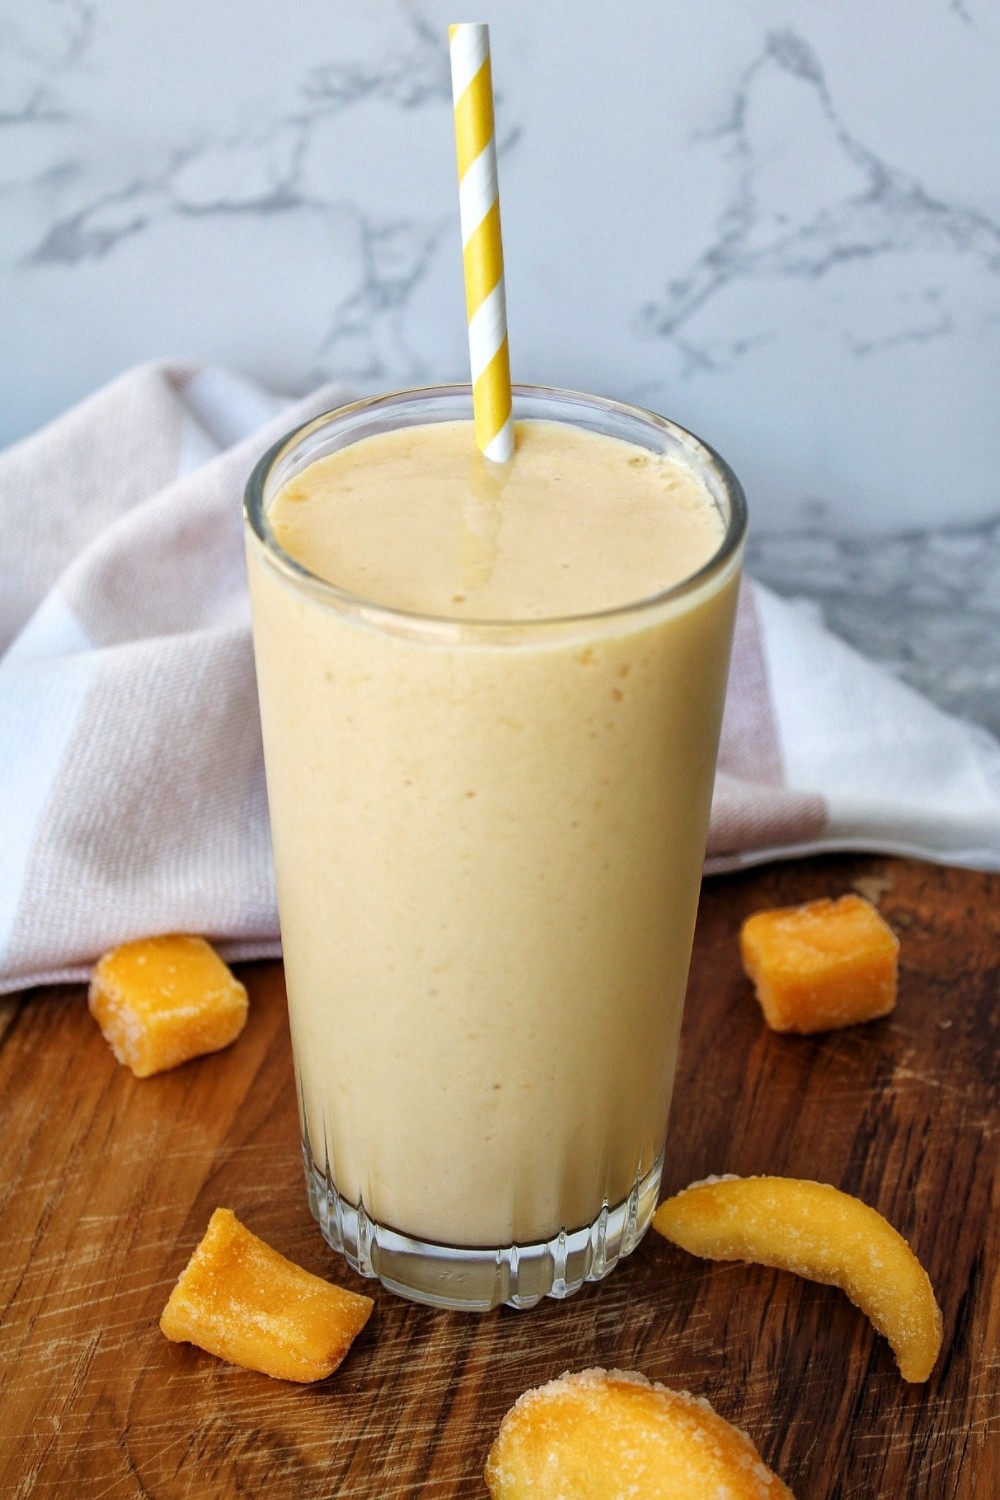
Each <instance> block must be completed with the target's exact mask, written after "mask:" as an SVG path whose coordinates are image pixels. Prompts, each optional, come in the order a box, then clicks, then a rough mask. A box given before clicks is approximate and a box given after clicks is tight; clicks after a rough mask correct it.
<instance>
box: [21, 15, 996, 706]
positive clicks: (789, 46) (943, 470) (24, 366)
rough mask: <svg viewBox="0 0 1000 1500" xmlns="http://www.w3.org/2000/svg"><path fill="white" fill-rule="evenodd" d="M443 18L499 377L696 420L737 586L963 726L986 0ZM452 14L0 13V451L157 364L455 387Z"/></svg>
mask: <svg viewBox="0 0 1000 1500" xmlns="http://www.w3.org/2000/svg"><path fill="white" fill-rule="evenodd" d="M481 14H482V18H485V19H488V20H489V21H490V23H491V29H492V38H493V66H494V79H495V85H496V95H497V130H498V142H499V147H500V181H501V204H502V216H503V225H504V248H505V256H506V264H507V282H508V311H509V326H510V339H511V352H512V362H513V367H514V373H515V378H519V379H523V380H529V381H541V382H549V383H555V384H563V385H572V386H580V387H584V388H588V389H593V390H598V391H602V392H606V393H609V394H613V395H616V396H620V397H623V398H626V399H635V400H639V401H641V402H642V403H644V404H646V405H649V406H652V407H654V408H656V409H658V410H661V411H663V412H665V413H667V414H668V415H670V416H672V417H674V418H676V419H677V420H679V421H681V422H683V423H685V424H686V425H687V426H690V427H692V428H693V429H694V430H695V431H697V432H699V433H701V434H702V435H703V436H705V437H706V438H708V440H709V441H710V442H712V443H713V444H714V445H715V446H716V447H718V448H719V449H720V451H722V452H723V453H724V454H725V456H726V457H727V458H728V459H729V461H730V462H731V463H732V465H733V466H734V468H735V469H736V470H737V472H738V473H739V474H740V476H741V478H742V479H743V481H744V484H745V487H746V489H747V491H748V495H749V498H750V502H751V508H752V514H753V517H754V542H753V549H752V554H751V560H752V565H753V567H754V569H755V571H756V572H757V574H758V576H760V577H762V578H764V579H765V580H766V581H768V582H770V583H772V585H773V586H775V587H777V588H779V589H780V590H781V591H782V592H785V593H789V594H794V595H797V596H801V597H803V598H805V599H806V600H808V601H810V607H812V608H819V609H821V610H822V612H823V614H824V616H825V617H826V618H827V619H828V620H829V622H830V623H831V624H832V625H833V626H834V628H837V629H839V630H840V631H841V633H843V634H845V635H846V636H847V637H848V638H849V639H853V640H855V641H856V643H857V644H859V645H861V646H862V649H865V650H867V651H868V652H869V654H874V655H877V656H880V657H881V658H882V659H884V660H885V661H886V662H887V663H888V664H889V665H890V666H892V667H893V669H894V670H897V671H899V672H900V673H901V674H902V675H903V676H907V677H909V678H910V679H911V680H912V681H914V682H915V683H917V685H919V686H921V687H922V688H924V690H926V691H929V692H931V694H932V696H936V697H937V698H938V700H939V701H941V702H944V703H946V704H947V706H950V707H955V708H957V709H958V710H959V711H961V712H966V713H969V714H971V715H972V716H973V717H977V718H979V719H981V720H983V722H987V723H990V724H992V725H993V727H994V728H1000V705H998V700H1000V694H998V692H997V688H998V687H1000V666H998V665H997V664H996V662H997V659H998V658H1000V653H998V651H997V646H998V643H1000V629H998V626H1000V477H998V476H1000V403H998V384H1000V382H998V371H1000V172H998V169H997V163H998V160H1000V5H998V3H997V0H877V3H873V0H798V3H795V0H785V3H781V0H713V3H712V4H711V5H695V4H691V3H688V4H680V3H674V4H670V5H664V4H663V3H662V0H632V3H630V4H629V5H628V6H627V7H609V6H600V7H598V6H581V5H580V4H579V3H570V0H550V3H549V4H548V5H545V6H534V5H529V4H528V3H527V0H494V3H493V4H492V5H491V6H490V7H489V8H488V10H486V11H483V12H482V13H481ZM462 18H463V13H462V12H457V13H456V11H455V9H454V7H453V6H451V5H447V6H446V5H444V4H440V3H438V0H374V3H368V4H366V5H363V6H362V5H357V4H351V5H348V4H345V3H342V0H325V3H323V4H320V3H318V0H287V3H285V4H283V5H278V4H276V3H274V0H239V3H237V0H213V3H212V4H207V5H201V6H191V5H183V4H182V5H180V6H178V5H177V3H176V0H141V3H136V0H0V327H2V335H0V351H2V352H0V443H6V442H9V441H11V440H13V439H16V438H17V437H19V436H21V435H22V434H24V433H27V432H29V431H31V430H33V429H35V428H36V427H38V426H39V425H40V424H42V423H43V422H45V421H46V420H48V419H49V418H50V417H52V416H54V415H55V414H57V413H58V412H59V411H61V410H62V409H64V408H65V407H66V406H67V405H69V404H70V403H72V402H73V401H75V400H77V399H78V398H79V397H81V396H82V395H84V394H86V393H87V392H88V391H90V390H92V389H93V388H94V387H95V386H97V385H99V384H101V383H102V382H104V381H105V380H107V379H109V378H110V377H112V376H114V375H115V374H117V373H118V372H119V371H121V370H122V369H124V368H126V367H127V366H129V365H131V364H134V363H137V362H139V361H142V360H146V359H152V358H159V357H162V356H167V355H180V356H186V357H193V358H198V359H205V360H209V361H217V362H222V363H225V364H228V365H230V366H233V367H235V368H237V369H239V370H241V371H243V372H244V373H245V374H247V375H250V376H253V377H255V378H257V379H259V380H261V381H263V382H265V383H267V384H268V385H270V386H272V387H274V388H276V389H281V390H286V391H288V392H289V393H297V392H300V391H303V390H305V389H307V388H308V387H309V386H311V385H312V384H314V383H315V382H317V381H318V380H319V379H320V378H326V377H330V376H335V377H340V378H343V379H345V380H347V381H348V382H349V383H350V384H351V385H352V386H354V387H355V388H356V389H357V390H359V391H369V390H376V389H382V388H386V387H392V386H398V385H401V384H409V383H424V382H429V381H434V380H438V379H452V378H465V376H466V362H467V355H466V349H465V326H464V304H463V299H462V292H461V254H460V244H459V231H458V213H457V191H456V187H455V169H454V148H453V142H452V135H451V129H452V127H451V94H450V79H449V72H448V59H447V47H446V36H447V23H448V21H449V20H454V19H462ZM469 18H473V19H478V18H479V14H478V13H477V14H476V15H475V16H471V17H469Z"/></svg>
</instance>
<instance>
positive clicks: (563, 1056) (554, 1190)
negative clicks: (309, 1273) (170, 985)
mask: <svg viewBox="0 0 1000 1500" xmlns="http://www.w3.org/2000/svg"><path fill="white" fill-rule="evenodd" d="M417 394H418V395H419V393H417ZM397 399H398V398H397ZM526 399H527V398H526ZM567 399H568V400H569V398H567ZM586 399H588V398H572V400H586ZM572 400H569V404H570V407H571V410H570V414H569V417H568V418H567V417H566V415H565V413H564V411H563V409H562V407H561V406H560V404H559V401H558V400H555V401H553V400H552V399H549V400H548V402H547V404H546V403H545V402H542V403H538V402H536V403H535V405H534V406H532V405H531V402H530V401H528V402H527V406H528V409H529V410H539V411H544V412H550V413H552V416H544V417H543V416H528V417H523V418H522V419H521V420H519V421H518V422H517V424H516V453H515V457H514V459H513V461H512V463H510V464H507V465H504V466H503V467H502V468H501V467H499V466H496V465H491V464H489V463H488V462H487V461H486V460H484V459H483V458H482V457H481V456H480V455H479V454H478V453H477V452H476V450H475V447H474V441H473V437H472V424H471V422H469V421H464V420H437V419H435V420H428V419H427V416H426V414H425V413H424V412H423V410H422V409H421V414H420V417H419V419H418V420H417V421H414V422H411V423H409V425H395V426H392V427H390V428H388V429H386V425H385V422H384V421H381V422H380V421H378V420H374V421H369V423H368V425H367V427H366V426H365V423H364V422H363V421H359V422H357V423H356V424H355V427H356V430H355V431H353V432H350V433H348V435H347V438H346V439H345V443H346V445H344V444H342V445H339V446H337V445H335V444H329V443H327V444H326V447H327V448H329V449H330V451H322V452H319V453H318V456H315V457H312V461H304V459H308V458H309V457H310V453H311V451H312V450H311V449H309V445H308V444H307V445H306V448H307V450H308V451H307V452H306V453H305V455H304V456H303V454H302V453H299V454H297V455H296V452H295V447H294V444H293V445H292V448H291V449H290V448H289V446H288V445H287V444H286V447H285V450H283V454H284V456H282V455H281V454H279V455H278V457H277V459H275V456H274V455H270V456H269V459H268V460H265V461H264V462H265V467H266V469H267V476H268V477H267V481H266V483H265V484H264V487H263V489H262V490H261V503H260V507H259V518H258V519H259V524H254V523H253V522H252V524H251V525H250V526H249V527H248V533H247V535H248V568H249V578H250V589H251V601H252V608H253V622H254V644H255V653H256V661H257V673H258V684H259V695H260V703H261V715H262V724H263V734H264V748H265V763H266V768H267V784H268V797H269V803H270V811H271V822H272V838H273V844H274V857H275V868H276V875H277V889H278V906H279V913H280V921H281V932H282V943H283V950H284V961H285V971H286V979H287V987H288V999H289V1016H290V1024H291V1032H292V1042H293V1051H294V1057H295V1067H296V1073H297V1080H298V1091H299V1098H300V1107H301V1114H302V1128H303V1139H304V1142H305V1150H306V1167H307V1177H308V1178H309V1180H310V1191H311V1194H312V1196H313V1206H314V1209H315V1210H316V1211H317V1214H318V1216H319V1217H320V1219H321V1222H322V1223H323V1226H324V1230H325V1232H326V1233H327V1236H328V1238H330V1239H331V1241H332V1242H333V1243H335V1244H337V1245H338V1248H340V1247H345V1246H344V1242H345V1241H347V1240H349V1241H351V1242H352V1244H353V1243H354V1242H355V1241H357V1240H358V1239H359V1238H360V1241H361V1242H363V1243H362V1244H361V1248H360V1249H359V1248H358V1246H357V1244H354V1251H353V1253H352V1251H351V1249H350V1246H347V1247H346V1248H348V1253H349V1254H350V1258H351V1259H352V1260H353V1261H354V1263H355V1264H360V1265H361V1268H362V1269H365V1270H374V1271H375V1272H379V1271H380V1268H379V1265H378V1255H377V1253H376V1254H374V1256H373V1255H372V1252H371V1246H372V1245H373V1244H374V1245H375V1247H376V1251H377V1246H378V1237H379V1233H380V1232H382V1231H385V1233H386V1234H387V1235H388V1236H390V1237H392V1236H395V1237H397V1238H400V1239H401V1240H402V1241H406V1242H409V1241H412V1242H416V1243H418V1244H419V1245H420V1246H421V1247H422V1251H423V1252H424V1253H425V1257H426V1256H428V1255H429V1256H430V1257H431V1259H433V1257H434V1255H435V1254H436V1253H437V1251H438V1250H441V1252H442V1253H443V1254H445V1255H446V1258H447V1257H450V1259H449V1265H450V1266H451V1270H449V1271H448V1272H447V1275H448V1276H451V1277H452V1279H454V1274H455V1272H454V1267H455V1264H456V1263H460V1261H461V1254H460V1253H459V1254H458V1256H457V1261H456V1255H455V1253H454V1252H461V1251H462V1248H463V1247H466V1248H467V1249H468V1250H469V1252H470V1256H471V1259H472V1260H473V1261H477V1255H476V1254H475V1253H473V1252H483V1254H482V1255H478V1261H479V1262H482V1261H483V1259H484V1256H485V1259H486V1260H489V1259H490V1257H491V1256H492V1255H493V1252H495V1251H496V1250H497V1248H498V1247H508V1249H509V1248H510V1247H523V1248H524V1249H525V1251H526V1253H528V1252H530V1247H536V1249H537V1247H539V1246H546V1247H551V1245H552V1244H553V1243H555V1242H559V1241H560V1236H562V1240H563V1241H565V1240H566V1237H567V1236H569V1237H570V1239H573V1236H576V1239H575V1240H574V1241H573V1242H574V1243H579V1244H581V1245H583V1244H584V1242H586V1245H589V1247H590V1249H589V1250H585V1251H582V1252H581V1253H582V1254H583V1256H584V1261H587V1260H588V1257H589V1262H588V1264H587V1265H585V1266H584V1261H580V1262H578V1263H574V1264H576V1265H577V1269H578V1270H579V1269H580V1267H581V1266H584V1268H583V1271H582V1274H583V1275H585V1276H586V1275H599V1274H603V1273H604V1271H605V1270H606V1269H608V1267H609V1265H610V1264H613V1263H614V1259H615V1258H617V1254H618V1253H622V1252H623V1251H624V1250H627V1249H628V1248H631V1244H632V1243H633V1242H634V1240H635V1239H636V1238H637V1236H638V1233H641V1231H642V1229H643V1228H644V1227H645V1221H647V1220H648V1217H649V1215H650V1214H651V1213H652V1209H653V1207H655V1201H656V1189H657V1185H658V1180H659V1172H660V1166H661V1163H662V1152H663V1147H664V1140H665V1136H666V1127H667V1116H668V1113H669V1108H670V1096H671V1087H672V1079H673V1073H674V1061H675V1054H676V1047H677V1039H678V1034H679V1030H680V1023H681V1012H682V1007H683V1000H684V990H685V984H686V978H687V969H688V961H689V955H690V949H691V940H692V934H693V928H694V921H695V912H696V905H697V897H698V890H699V883H700V877H701V866H702V859H703V855H704V847H705V839H706V834H707V827H708V815H709V805H710V800H711V792H712V784H713V779H714V770H715V757H716V749H717V742H718V736H719V728H720V722H721V715H722V703H723V696H724V691H725V683H726V674H727V666H728V656H729V645H730V639H731V634H732V625H733V615H734V609H735V601H736V593H737V587H738V572H739V561H740V545H739V543H740V540H741V535H736V536H735V540H734V534H735V533H736V532H739V530H740V524H739V523H740V521H741V518H742V510H741V509H740V511H739V516H737V517H736V518H735V519H734V517H733V516H732V515H729V514H726V504H727V503H728V500H727V498H726V496H723V501H722V502H721V503H720V489H722V490H727V486H728V487H729V488H728V490H727V495H728V497H729V499H731V493H732V488H733V487H735V489H736V492H737V494H738V486H736V485H735V481H734V480H733V479H732V476H730V475H728V471H725V470H724V466H723V465H721V461H718V460H715V458H714V455H711V454H709V452H708V450H705V449H703V448H701V445H697V444H696V440H694V439H688V437H687V435H686V434H681V435H680V436H679V437H678V436H676V434H679V433H680V430H679V429H669V432H668V436H670V438H671V441H670V442H669V443H668V444H667V443H666V439H665V438H664V439H663V442H664V443H665V444H666V447H667V449H668V451H655V449H654V448H653V447H652V446H644V444H645V443H646V442H648V443H650V444H652V443H654V441H660V440H661V432H660V428H659V427H656V426H655V425H654V427H653V428H652V436H650V435H649V434H645V435H644V437H643V442H641V443H637V442H633V441H626V440H624V438H623V437H621V436H619V435H612V434H609V433H607V432H602V431H595V430H591V428H590V427H588V426H586V425H583V421H582V420H581V418H580V416H579V413H578V412H577V410H576V408H575V407H573V406H572ZM374 405H375V406H377V405H378V403H374ZM364 407H365V404H364V403H361V404H359V407H358V408H357V410H359V411H362V412H363V411H364ZM446 409H448V408H447V403H444V405H443V407H442V410H446ZM434 410H435V411H436V410H437V408H435V409H434ZM515 410H516V408H515ZM617 410H625V411H626V412H627V411H628V410H629V409H621V408H618V409H617ZM553 417H554V418H557V419H553ZM335 420H336V419H335ZM651 420H652V421H653V422H654V424H655V422H656V421H657V420H658V419H651ZM400 421H402V418H400ZM612 425H614V424H612ZM619 425H620V424H619ZM314 426H315V424H314ZM660 426H661V427H662V428H664V429H667V428H669V424H660ZM625 430H627V423H626V424H625ZM319 431H320V433H321V434H322V428H320V429H319ZM616 431H617V429H616ZM685 440H686V441H687V443H688V444H690V445H695V446H694V447H692V448H691V450H690V451H687V450H686V449H685ZM316 441H318V440H316ZM316 441H314V442H313V449H315V447H316ZM289 454H291V457H289ZM713 464H715V465H717V466H718V467H717V469H713V467H712V466H713ZM706 474H707V475H708V478H710V479H712V484H710V483H709V482H708V479H707V478H706ZM720 475H721V476H722V477H721V478H720ZM741 506H742V497H739V507H741ZM319 1200H322V1201H319ZM615 1214H618V1220H616V1221H615V1222H616V1223H619V1221H620V1225H621V1224H624V1225H625V1230H626V1232H625V1237H624V1241H623V1242H622V1243H620V1244H619V1242H618V1240H616V1242H615V1246H614V1247H612V1248H611V1249H610V1250H609V1249H608V1247H607V1246H604V1247H603V1248H602V1246H601V1244H600V1243H599V1241H600V1239H601V1234H602V1233H603V1232H604V1231H603V1230H602V1229H600V1225H601V1224H602V1222H603V1223H604V1224H605V1226H606V1223H607V1221H608V1219H609V1215H611V1216H612V1217H613V1216H614V1215H615ZM358 1216H360V1229H359V1228H358ZM623 1216H624V1217H623ZM637 1217H638V1218H641V1220H642V1221H643V1222H642V1223H638V1222H637ZM348 1221H350V1228H349V1232H348V1230H347V1229H345V1225H346V1224H347V1223H348ZM626 1221H627V1223H626ZM595 1226H598V1227H597V1228H595ZM619 1227H620V1226H619ZM616 1233H617V1231H616ZM620 1238H621V1236H619V1239H620ZM366 1246H367V1249H366V1248H365V1247H366ZM595 1246H597V1248H596V1250H595V1248H594V1247H595ZM546 1255H547V1256H548V1259H549V1260H551V1259H552V1254H551V1251H550V1249H546V1251H545V1252H544V1255H543V1257H542V1258H543V1259H544V1258H545V1256H546ZM509 1258H510V1257H508V1259H509ZM528 1258H529V1259H530V1253H528ZM536 1258H537V1255H536ZM517 1260H518V1254H517V1253H515V1255H514V1257H513V1261H514V1266H515V1271H516V1265H517ZM382 1274H383V1279H385V1280H388V1281H389V1284H391V1285H396V1286H397V1287H399V1288H400V1289H402V1290H404V1291H409V1292H410V1294H411V1295H418V1296H419V1295H421V1290H420V1288H419V1287H418V1288H417V1289H416V1290H414V1289H413V1288H412V1287H408V1286H407V1285H406V1278H405V1276H404V1275H402V1273H397V1272H395V1271H394V1272H393V1274H392V1275H388V1276H387V1275H385V1274H384V1271H383V1272H382ZM446 1279H447V1277H446ZM515 1279H516V1278H515ZM579 1279H581V1277H580V1276H577V1275H575V1274H568V1273H565V1271H563V1272H560V1271H559V1270H558V1268H557V1270H556V1272H555V1273H554V1276H553V1280H554V1282H555V1283H556V1284H557V1285H556V1288H555V1289H556V1290H557V1291H559V1290H560V1285H559V1283H560V1281H561V1282H562V1283H563V1284H562V1286H561V1290H563V1291H565V1290H570V1289H572V1285H575V1284H576V1283H577V1282H578V1281H579ZM508 1281H509V1275H508ZM540 1289H541V1291H542V1292H544V1291H546V1290H552V1289H553V1288H552V1287H551V1286H545V1285H541V1287H540ZM424 1292H425V1293H426V1287H425V1288H424ZM504 1292H506V1293H507V1294H508V1295H503V1293H504ZM534 1295H535V1294H534V1292H533V1291H532V1292H527V1293H523V1295H522V1297H521V1299H520V1300H523V1301H528V1302H530V1301H531V1300H534ZM425 1300H432V1301H444V1302H447V1303H448V1304H449V1305H459V1306H460V1305H464V1302H463V1293H462V1289H461V1286H458V1287H457V1288H456V1287H455V1286H451V1287H450V1289H449V1288H448V1287H445V1290H444V1292H442V1293H441V1294H440V1295H430V1294H428V1295H426V1298H425ZM469 1300H470V1302H475V1301H476V1299H475V1298H473V1297H471V1296H470V1299H469ZM495 1300H511V1301H515V1302H517V1301H518V1300H519V1296H518V1289H517V1287H516V1285H515V1287H514V1290H513V1294H511V1288H510V1286H509V1285H508V1284H507V1282H505V1283H504V1286H503V1287H502V1288H501V1289H500V1292H499V1293H493V1294H490V1296H488V1297H487V1299H486V1301H485V1302H483V1303H482V1304H481V1305H488V1304H489V1302H490V1301H495ZM477 1305H479V1304H477Z"/></svg>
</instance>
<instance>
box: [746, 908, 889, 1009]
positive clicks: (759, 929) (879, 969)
mask: <svg viewBox="0 0 1000 1500" xmlns="http://www.w3.org/2000/svg"><path fill="white" fill-rule="evenodd" d="M740 954H741V957H742V960H743V968H744V970H745V971H746V974H747V977H748V978H749V979H750V980H751V982H752V984H753V986H754V989H755V990H756V993H757V1000H758V1002H759V1003H760V1008H761V1010H762V1011H763V1012H764V1020H765V1021H766V1022H767V1024H768V1026H770V1027H771V1029H772V1031H796V1032H799V1033H800V1034H803V1035H808V1034H809V1033H811V1032H816V1031H832V1030H833V1029H834V1028H835V1027H838V1026H855V1025H857V1024H858V1023H859V1022H861V1021H873V1020H875V1019H876V1017H878V1016H885V1015H888V1013H889V1012H890V1011H891V1010H892V1009H893V1007H894V1006H895V1004H896V976H897V962H898V954H899V939H898V938H897V937H896V934H895V933H894V932H893V930H892V928H891V927H890V926H889V925H888V923H887V922H885V920H884V919H883V918H882V917H881V916H880V915H879V913H878V912H877V911H876V910H875V907H874V906H872V904H871V902H870V901H865V900H864V899H863V898H862V897H861V896H855V895H847V896H841V897H840V899H839V900H837V901H831V900H828V899H825V898H824V899H823V900H821V901H809V902H807V903H806V904H805V905H804V906H780V907H774V908H772V909H771V910H769V911H758V912H754V914H753V916H750V917H747V919H746V921H745V922H744V923H743V926H742V927H741V929H740Z"/></svg>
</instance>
